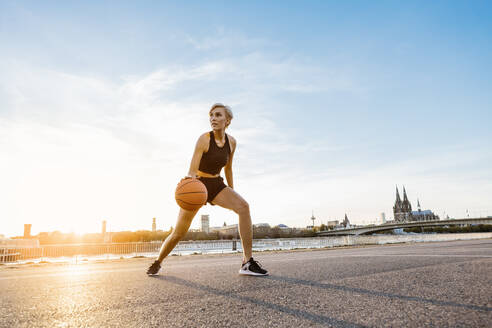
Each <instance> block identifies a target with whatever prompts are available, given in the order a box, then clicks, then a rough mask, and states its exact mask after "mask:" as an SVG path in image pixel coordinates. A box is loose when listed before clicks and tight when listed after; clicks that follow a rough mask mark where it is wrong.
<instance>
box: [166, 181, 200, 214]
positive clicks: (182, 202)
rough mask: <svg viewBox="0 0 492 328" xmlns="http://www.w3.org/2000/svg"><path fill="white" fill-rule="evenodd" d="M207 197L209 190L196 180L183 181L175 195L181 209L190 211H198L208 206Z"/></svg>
mask: <svg viewBox="0 0 492 328" xmlns="http://www.w3.org/2000/svg"><path fill="white" fill-rule="evenodd" d="M207 196H208V194H207V188H206V187H205V185H204V184H203V183H202V182H201V181H200V180H198V179H195V178H188V179H181V181H180V182H179V183H178V186H177V187H176V192H175V193H174V197H175V198H176V203H178V205H179V207H181V208H182V209H184V210H188V211H195V210H198V209H199V208H200V207H202V205H204V204H206V203H207Z"/></svg>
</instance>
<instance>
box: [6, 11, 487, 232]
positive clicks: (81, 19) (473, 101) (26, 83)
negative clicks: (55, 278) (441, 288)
mask: <svg viewBox="0 0 492 328" xmlns="http://www.w3.org/2000/svg"><path fill="white" fill-rule="evenodd" d="M491 7H492V6H491V5H490V4H489V3H488V2H486V1H484V2H480V1H474V2H465V1H462V2H450V1H442V2H438V1H435V2H432V3H428V2H406V3H403V4H402V3H397V2H393V1H388V2H378V3H372V2H367V1H360V2H357V1H352V2H343V3H342V2H329V1H320V2H314V1H311V2H310V1H308V2H304V3H302V4H301V3H298V2H285V1H282V2H280V1H275V2H269V3H266V4H265V3H262V2H253V1H251V2H248V3H234V4H231V3H229V2H198V1H193V2H186V3H185V4H182V3H172V2H151V1H145V2H139V3H137V2H123V1H119V2H116V1H114V2H99V1H87V2H83V3H82V2H79V3H76V2H64V3H63V4H61V3H59V2H35V1H32V2H27V1H20V2H2V3H1V4H0V44H1V46H0V47H1V48H0V50H1V51H0V71H2V74H1V76H0V156H1V159H2V160H1V161H0V162H1V163H0V179H1V180H2V181H4V183H2V184H1V187H0V197H1V199H3V201H4V202H5V203H4V204H2V206H0V218H1V221H2V225H1V226H0V234H2V233H3V234H5V235H9V236H10V235H16V234H20V233H21V232H22V224H23V223H33V232H34V233H37V232H39V231H50V230H55V229H58V230H62V231H67V232H69V231H75V232H87V231H98V230H99V228H100V222H101V221H102V220H103V219H105V220H107V221H108V226H109V228H110V229H113V230H136V229H146V228H149V227H150V225H151V221H152V217H157V222H158V225H159V227H161V228H166V229H168V227H169V226H171V225H174V223H175V217H176V213H177V206H176V205H175V203H174V199H173V191H174V187H175V185H176V183H177V181H178V180H179V178H180V177H181V176H183V175H185V174H186V172H187V169H188V165H189V160H190V159H191V154H192V151H193V146H194V143H195V141H196V138H197V137H198V136H199V135H200V134H201V133H202V132H204V131H207V130H208V129H209V126H208V122H207V111H208V107H209V106H210V105H211V104H212V103H215V102H218V101H219V102H224V103H227V104H229V105H231V107H232V108H233V111H234V114H235V118H234V120H233V123H232V125H231V127H230V129H229V130H228V133H230V134H231V135H233V136H235V137H236V138H237V139H238V142H239V146H238V147H239V148H238V151H237V154H236V157H235V179H236V183H235V187H236V189H237V191H238V192H239V193H241V194H242V195H243V196H244V197H245V198H246V199H247V200H248V201H249V203H250V205H251V209H252V216H253V221H254V223H259V222H268V223H270V224H272V225H274V224H278V223H284V224H287V225H290V226H305V225H308V224H309V223H310V220H309V218H310V215H311V211H312V210H314V213H315V216H317V217H318V218H319V219H320V222H326V221H327V220H331V219H341V218H343V215H344V214H345V213H347V214H348V216H349V218H350V219H351V220H352V221H353V222H354V223H370V222H374V221H375V220H376V218H377V217H379V216H380V213H381V212H385V213H386V216H387V217H390V218H391V217H392V205H393V202H394V189H395V185H396V184H398V186H400V189H401V186H402V185H405V186H406V189H407V191H408V193H409V197H410V201H411V202H412V204H414V206H416V202H417V197H418V198H419V199H420V201H421V204H422V206H423V207H424V208H430V209H432V210H434V211H435V212H436V213H437V214H439V215H440V216H443V215H449V216H451V217H463V216H465V212H466V210H467V209H468V210H469V212H470V213H471V215H474V216H480V215H482V216H483V215H492V204H491V203H490V196H488V195H490V194H491V193H492V182H491V181H492V179H491V178H492V169H491V165H490V160H491V159H492V151H491V150H490V149H492V147H491V143H492V142H491V140H492V133H491V132H490V125H491V124H490V123H491V122H492V119H491V112H492V96H491V95H492V92H491V91H492V78H491V76H492V65H491V63H490V58H491V57H492V42H491V41H492V40H491V35H492V34H491V31H492V23H491V20H490V12H491ZM199 214H210V216H211V224H212V225H219V224H222V223H223V222H224V221H226V222H227V223H229V224H231V223H236V222H237V218H236V217H235V215H234V214H233V213H231V212H229V211H226V210H223V209H218V208H216V207H211V206H206V207H204V208H203V209H202V210H201V211H200V213H199ZM198 223H199V217H198V218H197V219H195V222H194V223H193V225H192V227H198Z"/></svg>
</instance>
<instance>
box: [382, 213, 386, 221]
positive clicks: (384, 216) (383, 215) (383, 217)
mask: <svg viewBox="0 0 492 328" xmlns="http://www.w3.org/2000/svg"><path fill="white" fill-rule="evenodd" d="M381 223H386V214H385V213H384V212H382V213H381Z"/></svg>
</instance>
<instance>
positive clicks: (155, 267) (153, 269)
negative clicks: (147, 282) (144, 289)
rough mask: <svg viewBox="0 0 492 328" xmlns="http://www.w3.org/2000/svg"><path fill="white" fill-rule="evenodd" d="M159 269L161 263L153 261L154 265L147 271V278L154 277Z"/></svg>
mask: <svg viewBox="0 0 492 328" xmlns="http://www.w3.org/2000/svg"><path fill="white" fill-rule="evenodd" d="M160 269H161V263H160V262H159V261H157V260H156V261H155V262H154V263H152V265H151V266H150V267H149V268H148V269H147V274H148V275H149V276H155V275H157V273H158V272H159V270H160Z"/></svg>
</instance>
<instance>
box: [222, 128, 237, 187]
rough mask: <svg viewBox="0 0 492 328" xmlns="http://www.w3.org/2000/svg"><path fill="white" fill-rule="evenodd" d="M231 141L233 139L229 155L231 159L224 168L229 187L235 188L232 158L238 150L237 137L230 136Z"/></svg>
mask: <svg viewBox="0 0 492 328" xmlns="http://www.w3.org/2000/svg"><path fill="white" fill-rule="evenodd" d="M229 137H230V138H229V139H230V141H231V154H230V155H229V160H228V161H227V164H226V166H225V168H224V172H225V176H226V180H227V184H228V185H229V187H231V188H232V189H234V179H233V175H232V159H233V157H234V152H235V151H236V139H234V138H233V137H231V136H229Z"/></svg>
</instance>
